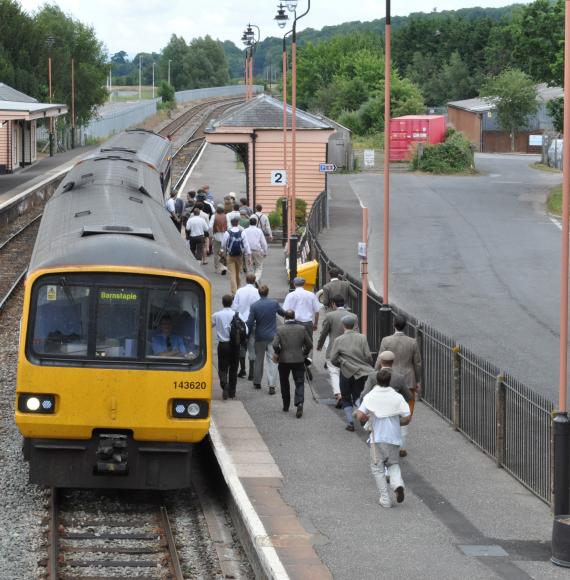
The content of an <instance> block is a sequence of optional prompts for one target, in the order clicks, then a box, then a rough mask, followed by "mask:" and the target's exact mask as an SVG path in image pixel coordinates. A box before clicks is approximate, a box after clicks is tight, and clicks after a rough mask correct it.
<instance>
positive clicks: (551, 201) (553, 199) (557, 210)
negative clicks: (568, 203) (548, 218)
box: [546, 185, 562, 215]
mask: <svg viewBox="0 0 570 580" xmlns="http://www.w3.org/2000/svg"><path fill="white" fill-rule="evenodd" d="M546 205H547V207H548V211H549V212H550V213H553V214H555V215H562V185H557V186H556V187H554V188H552V189H551V190H550V193H549V194H548V199H547V200H546Z"/></svg>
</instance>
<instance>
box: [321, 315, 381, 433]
mask: <svg viewBox="0 0 570 580" xmlns="http://www.w3.org/2000/svg"><path fill="white" fill-rule="evenodd" d="M355 319H356V317H355V316H354V315H347V316H344V317H343V318H342V324H343V326H344V333H343V334H341V335H340V336H339V337H338V338H336V339H335V341H334V343H333V347H332V351H331V362H332V364H333V365H335V366H337V367H339V368H340V393H341V396H342V408H343V409H344V413H345V415H346V421H347V426H346V430H347V431H354V420H353V418H352V410H353V407H354V405H355V404H356V401H357V400H358V399H359V398H360V393H362V389H363V388H364V384H365V383H366V379H367V378H368V375H369V374H370V373H371V372H372V371H373V370H374V369H373V368H372V355H371V354H370V348H369V346H368V339H367V338H366V337H365V336H364V335H363V334H360V333H359V332H356V331H355V330H354V322H355Z"/></svg>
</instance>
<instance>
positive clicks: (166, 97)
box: [158, 81, 176, 109]
mask: <svg viewBox="0 0 570 580" xmlns="http://www.w3.org/2000/svg"><path fill="white" fill-rule="evenodd" d="M158 96H159V97H162V103H163V105H165V107H166V108H168V109H172V108H173V107H174V105H176V95H175V93H174V87H173V86H172V85H169V84H168V83H167V82H166V81H161V83H160V86H159V87H158Z"/></svg>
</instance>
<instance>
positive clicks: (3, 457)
mask: <svg viewBox="0 0 570 580" xmlns="http://www.w3.org/2000/svg"><path fill="white" fill-rule="evenodd" d="M22 296H23V291H22V290H20V291H19V292H18V294H17V296H16V298H15V299H13V300H11V301H10V303H9V304H8V307H7V308H6V310H5V312H4V313H2V314H0V442H1V444H0V466H1V468H0V490H1V492H0V578H6V579H8V578H10V579H16V578H26V579H28V578H37V577H38V575H39V573H40V572H41V569H40V568H38V560H39V559H40V558H41V557H42V556H43V554H42V552H43V550H42V545H43V542H44V535H43V531H44V527H43V526H44V524H43V522H42V520H43V518H44V516H45V514H46V510H45V504H46V501H47V493H46V491H45V490H44V489H43V488H41V487H38V486H36V485H30V484H28V465H27V463H26V462H25V461H24V459H23V456H22V451H21V449H22V437H21V435H20V433H19V432H18V430H17V428H16V425H15V423H14V390H15V387H16V366H17V360H18V332H17V329H18V327H19V319H20V313H21V311H22Z"/></svg>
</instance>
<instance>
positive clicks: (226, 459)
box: [210, 418, 289, 580]
mask: <svg viewBox="0 0 570 580" xmlns="http://www.w3.org/2000/svg"><path fill="white" fill-rule="evenodd" d="M210 439H211V440H212V444H213V447H214V453H215V455H216V458H217V459H218V463H219V464H220V469H221V470H222V473H223V475H224V478H225V480H226V483H227V485H228V488H229V490H230V493H231V494H232V496H233V498H234V500H235V502H236V506H237V509H238V510H239V511H240V513H241V516H242V519H243V522H244V524H245V526H246V528H247V530H248V533H249V535H250V537H251V539H252V544H253V547H254V549H255V550H256V551H257V554H258V557H259V561H260V563H261V565H262V566H263V569H264V572H265V573H266V574H267V577H268V578H271V579H272V580H288V579H289V575H288V574H287V571H286V570H285V567H284V566H283V563H282V562H281V559H280V558H279V555H278V554H277V551H276V550H275V548H274V547H273V546H271V540H270V538H269V536H268V534H267V531H266V529H265V526H264V525H263V522H262V521H261V519H260V518H259V516H258V515H257V512H256V511H255V508H254V507H253V505H252V503H251V501H250V500H249V497H248V495H247V493H246V491H245V489H244V488H243V485H242V483H241V481H240V479H239V477H238V475H237V472H236V469H235V466H234V464H233V462H232V459H231V457H230V454H229V452H228V450H227V448H226V446H225V444H224V442H223V440H222V436H221V435H220V432H219V431H218V429H217V427H216V422H215V420H214V419H213V418H212V419H211V422H210Z"/></svg>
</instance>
